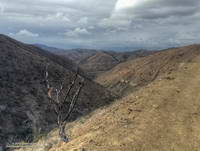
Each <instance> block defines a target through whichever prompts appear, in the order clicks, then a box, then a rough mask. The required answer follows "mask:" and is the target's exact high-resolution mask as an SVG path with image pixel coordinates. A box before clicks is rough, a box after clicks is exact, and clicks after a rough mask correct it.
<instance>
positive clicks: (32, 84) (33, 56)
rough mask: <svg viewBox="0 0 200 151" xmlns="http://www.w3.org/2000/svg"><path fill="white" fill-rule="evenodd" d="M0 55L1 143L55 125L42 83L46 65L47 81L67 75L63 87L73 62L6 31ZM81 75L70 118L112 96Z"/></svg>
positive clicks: (0, 42) (57, 80)
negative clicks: (22, 41) (79, 94)
mask: <svg viewBox="0 0 200 151" xmlns="http://www.w3.org/2000/svg"><path fill="white" fill-rule="evenodd" d="M0 56H1V57H0V96H1V97H0V144H1V143H3V142H9V141H13V140H15V141H23V140H24V141H25V140H27V139H29V140H32V139H33V137H34V136H37V135H40V134H41V133H44V132H48V131H49V130H51V129H52V128H54V127H55V121H56V116H55V114H54V112H53V110H52V109H51V107H50V106H49V101H48V99H47V94H46V88H45V86H44V72H45V67H46V65H47V64H48V65H49V76H50V77H51V78H50V81H51V82H53V83H54V84H55V85H58V84H59V83H60V82H61V81H60V80H61V79H63V78H64V77H65V78H66V81H65V90H66V88H67V85H68V84H69V82H70V81H71V80H72V79H73V77H74V75H75V74H74V71H75V70H76V67H74V64H73V63H72V62H71V61H69V60H68V59H66V58H62V57H60V56H57V55H54V54H52V53H50V52H47V51H44V50H42V49H40V48H38V47H35V46H33V45H26V44H23V43H21V42H19V41H16V40H14V39H11V38H9V37H7V36H5V35H0ZM80 78H84V79H85V86H84V88H83V91H82V93H81V96H80V98H79V100H78V103H77V108H76V109H75V111H74V113H73V114H72V116H71V120H74V119H76V118H77V117H78V116H81V115H85V114H87V113H89V112H91V111H93V110H94V109H96V108H98V107H101V106H103V105H106V104H109V103H110V102H111V101H113V100H114V96H113V95H112V94H111V93H110V92H109V91H107V90H106V89H105V88H103V87H102V86H100V85H99V84H96V83H94V82H92V81H91V80H88V78H87V77H85V75H79V78H78V80H80ZM77 82H78V81H77Z"/></svg>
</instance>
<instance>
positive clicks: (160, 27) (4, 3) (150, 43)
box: [0, 0, 200, 49]
mask: <svg viewBox="0 0 200 151" xmlns="http://www.w3.org/2000/svg"><path fill="white" fill-rule="evenodd" d="M128 1H129V3H130V2H131V0H56V1H52V0H34V1H29V0H1V1H0V32H1V33H4V34H7V35H10V36H12V37H14V38H16V39H18V40H22V41H24V42H28V43H43V44H47V45H51V46H56V47H63V48H75V47H84V48H98V49H100V48H105V49H106V48H107V49H112V48H120V49H121V48H123V47H124V48H125V47H126V48H131V47H133V48H150V49H154V48H165V47H171V46H179V45H186V44H192V43H199V42H200V36H199V35H198V34H197V33H199V32H200V29H199V26H200V21H199V18H200V9H199V8H200V3H199V1H198V0H134V1H135V2H137V5H131V3H130V6H129V7H122V8H121V7H120V9H117V7H116V4H117V2H122V4H126V3H127V4H128Z"/></svg>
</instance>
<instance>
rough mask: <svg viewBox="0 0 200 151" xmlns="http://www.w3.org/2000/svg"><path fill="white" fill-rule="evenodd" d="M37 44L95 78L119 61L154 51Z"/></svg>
mask: <svg viewBox="0 0 200 151" xmlns="http://www.w3.org/2000/svg"><path fill="white" fill-rule="evenodd" d="M38 46H39V47H40V48H43V49H45V50H48V51H51V52H53V53H55V54H56V55H59V56H62V57H64V58H66V59H67V60H71V61H72V62H74V63H76V64H77V65H78V66H79V67H80V68H81V69H82V70H83V71H84V72H85V74H86V75H87V76H88V77H90V78H91V79H93V78H95V77H96V76H98V75H99V74H102V73H104V72H106V71H108V70H110V69H112V68H113V67H115V66H116V65H118V64H119V63H122V62H124V61H127V60H134V59H136V58H138V57H144V56H148V55H150V54H153V53H154V51H147V50H137V51H127V52H117V51H105V50H95V49H70V50H62V49H57V48H52V47H47V46H44V45H38Z"/></svg>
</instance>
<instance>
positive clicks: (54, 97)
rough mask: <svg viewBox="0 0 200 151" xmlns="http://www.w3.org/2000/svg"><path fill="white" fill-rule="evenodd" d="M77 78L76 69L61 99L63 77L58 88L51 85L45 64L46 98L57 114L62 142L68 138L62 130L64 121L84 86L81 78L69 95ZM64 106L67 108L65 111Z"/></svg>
mask: <svg viewBox="0 0 200 151" xmlns="http://www.w3.org/2000/svg"><path fill="white" fill-rule="evenodd" d="M77 78H78V70H77V72H76V74H75V77H74V79H73V81H72V82H71V83H70V85H69V87H68V89H67V91H66V93H65V94H64V98H63V99H62V98H61V96H63V95H62V94H61V92H63V89H64V87H63V85H64V82H65V80H64V79H63V81H62V82H61V84H60V86H59V88H56V87H54V86H52V85H51V84H50V82H49V73H48V66H46V71H45V82H46V87H47V96H48V99H49V101H50V103H51V105H52V106H53V109H54V111H55V113H56V115H57V124H58V127H59V135H60V138H61V140H62V141H64V142H67V141H68V139H67V137H66V135H65V132H64V130H65V124H66V121H67V120H68V119H69V117H70V115H71V113H72V111H73V109H74V107H75V104H76V102H77V100H78V97H79V94H80V92H81V89H82V88H83V86H84V80H82V81H81V82H79V86H78V88H77V90H76V92H75V93H74V94H73V96H72V97H70V95H71V91H72V89H73V88H74V87H75V83H76V81H77ZM67 105H68V107H66V106H67ZM66 108H67V109H68V111H67V113H66Z"/></svg>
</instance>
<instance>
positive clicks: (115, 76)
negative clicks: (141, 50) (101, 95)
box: [95, 45, 200, 95]
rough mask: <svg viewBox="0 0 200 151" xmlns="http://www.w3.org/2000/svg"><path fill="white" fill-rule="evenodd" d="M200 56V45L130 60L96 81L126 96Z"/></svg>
mask: <svg viewBox="0 0 200 151" xmlns="http://www.w3.org/2000/svg"><path fill="white" fill-rule="evenodd" d="M198 54H200V45H191V46H187V47H181V48H175V49H168V50H163V51H159V52H157V53H154V54H152V55H149V56H146V57H142V58H138V59H135V60H129V61H127V62H124V63H121V64H119V65H117V66H116V67H114V68H113V69H112V70H110V71H108V72H105V73H103V74H101V75H100V76H98V77H97V78H96V80H95V81H97V82H98V83H100V84H102V85H104V86H105V87H108V88H110V89H111V90H112V91H114V92H116V93H117V94H121V95H126V94H129V93H130V92H132V91H133V90H136V89H137V88H139V87H141V86H144V85H146V84H148V83H149V82H151V81H153V80H155V79H156V78H157V77H158V76H160V75H162V74H164V73H170V72H172V71H174V70H176V69H177V66H178V65H179V63H184V62H190V60H192V59H193V58H194V57H195V56H196V55H198Z"/></svg>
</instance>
